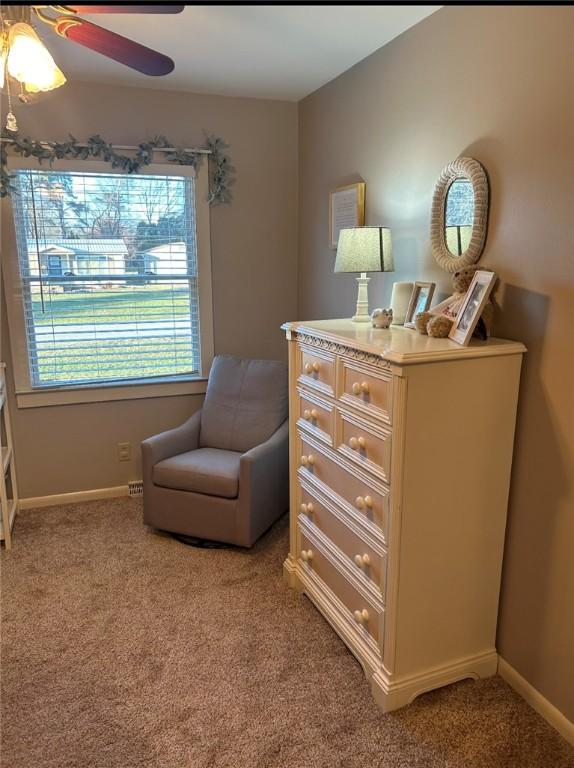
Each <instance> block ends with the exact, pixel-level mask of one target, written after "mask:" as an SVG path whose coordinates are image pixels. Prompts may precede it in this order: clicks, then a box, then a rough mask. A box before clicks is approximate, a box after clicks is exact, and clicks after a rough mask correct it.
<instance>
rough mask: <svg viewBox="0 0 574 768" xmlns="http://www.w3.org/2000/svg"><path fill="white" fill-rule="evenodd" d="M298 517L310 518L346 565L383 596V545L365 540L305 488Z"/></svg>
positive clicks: (384, 571)
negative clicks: (379, 546) (341, 556)
mask: <svg viewBox="0 0 574 768" xmlns="http://www.w3.org/2000/svg"><path fill="white" fill-rule="evenodd" d="M300 517H302V518H305V519H307V520H309V521H310V522H311V523H313V525H315V526H316V527H317V528H319V530H320V531H321V532H322V533H324V534H325V536H327V538H329V539H330V540H331V541H332V542H333V544H334V545H335V546H336V547H338V549H339V550H340V551H341V553H342V554H343V555H345V556H346V558H347V559H348V563H349V566H350V567H351V568H356V569H357V572H358V573H361V574H362V575H364V576H366V577H367V578H368V579H370V580H371V581H372V582H374V584H375V586H376V587H377V589H379V590H380V592H381V595H382V597H383V600H384V596H385V579H386V570H387V556H386V553H385V551H384V549H382V548H378V549H375V547H373V546H371V545H370V544H367V543H366V542H365V541H364V540H363V539H362V538H361V537H360V536H359V535H358V534H357V533H355V532H354V531H352V530H351V529H350V528H349V527H348V526H347V525H346V524H345V523H344V522H343V521H342V520H341V519H340V518H339V517H337V515H335V514H334V513H333V512H331V511H330V510H329V509H327V507H325V505H324V504H322V502H321V501H319V499H318V498H317V497H316V496H315V495H314V494H312V493H310V492H309V491H307V490H306V489H305V488H301V504H300Z"/></svg>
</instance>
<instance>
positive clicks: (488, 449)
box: [283, 320, 525, 711]
mask: <svg viewBox="0 0 574 768" xmlns="http://www.w3.org/2000/svg"><path fill="white" fill-rule="evenodd" d="M283 327H284V329H285V331H286V334H287V339H288V341H289V376H290V473H291V510H290V516H291V522H290V551H289V555H288V557H287V559H286V561H285V564H284V570H285V575H286V578H287V580H288V583H289V584H290V585H291V586H292V587H294V588H297V589H300V590H302V591H303V592H305V594H307V596H308V597H309V598H310V599H311V600H312V601H313V603H314V604H315V605H316V607H317V608H318V609H319V610H320V611H321V613H322V614H323V615H324V616H325V618H326V619H327V620H328V621H329V622H330V624H331V625H332V626H333V628H334V629H335V631H336V632H337V633H338V634H339V635H340V636H341V638H342V639H343V640H344V641H345V643H346V644H347V645H348V647H349V648H350V649H351V651H352V652H353V653H354V654H355V656H356V657H357V658H358V660H359V661H360V663H361V665H362V667H363V669H364V671H365V674H366V675H367V678H368V679H369V680H370V682H371V687H372V690H373V695H374V696H375V699H376V700H377V702H378V703H379V705H380V706H381V707H382V709H383V710H384V711H390V710H392V709H396V708H398V707H401V706H403V705H405V704H407V703H409V702H410V701H412V700H413V699H414V698H415V696H417V695H418V694H420V693H422V692H424V691H427V690H430V689H432V688H436V687H439V686H441V685H445V684H447V683H451V682H454V681H456V680H460V679H462V678H464V677H475V678H476V677H486V676H488V675H491V674H494V673H495V671H496V667H497V653H496V647H495V635H496V622H497V613H498V597H499V590H500V576H501V566H502V554H503V546H504V531H505V525H506V510H507V502H508V491H509V483H510V470H511V464H512V448H513V439H514V426H515V419H516V404H517V398H518V386H519V377H520V366H521V361H522V354H523V353H524V352H525V348H524V346H523V345H522V344H520V343H518V342H512V341H505V340H502V339H490V340H489V341H488V342H486V343H481V342H477V343H473V344H472V345H471V346H469V347H461V346H459V345H457V344H456V343H455V342H453V341H451V340H449V339H431V338H429V337H426V336H420V335H419V334H417V333H416V332H415V331H412V330H409V329H405V328H402V327H397V328H391V329H390V330H378V329H372V328H370V327H365V326H363V325H361V324H356V323H352V322H350V321H349V320H322V321H314V322H309V323H287V324H286V325H285V326H283Z"/></svg>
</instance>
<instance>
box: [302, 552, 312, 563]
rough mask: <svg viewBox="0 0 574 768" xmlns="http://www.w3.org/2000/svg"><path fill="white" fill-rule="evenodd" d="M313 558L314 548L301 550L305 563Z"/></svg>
mask: <svg viewBox="0 0 574 768" xmlns="http://www.w3.org/2000/svg"><path fill="white" fill-rule="evenodd" d="M312 559H313V550H312V549H302V550H301V560H303V561H304V562H305V563H308V562H309V561H310V560H312Z"/></svg>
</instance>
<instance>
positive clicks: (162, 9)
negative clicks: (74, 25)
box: [66, 3, 185, 13]
mask: <svg viewBox="0 0 574 768" xmlns="http://www.w3.org/2000/svg"><path fill="white" fill-rule="evenodd" d="M66 8H70V9H71V10H72V11H75V12H76V13H181V12H182V11H183V9H184V8H185V5H170V4H168V3H166V4H165V5H67V6H66Z"/></svg>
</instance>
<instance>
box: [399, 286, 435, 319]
mask: <svg viewBox="0 0 574 768" xmlns="http://www.w3.org/2000/svg"><path fill="white" fill-rule="evenodd" d="M435 288H436V283H415V284H414V286H413V290H412V293H411V298H410V301H409V306H408V309H407V313H406V315H405V322H404V326H405V328H416V325H415V318H416V316H417V315H418V314H419V312H427V311H428V309H429V307H430V305H431V301H432V297H433V294H434V289H435Z"/></svg>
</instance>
